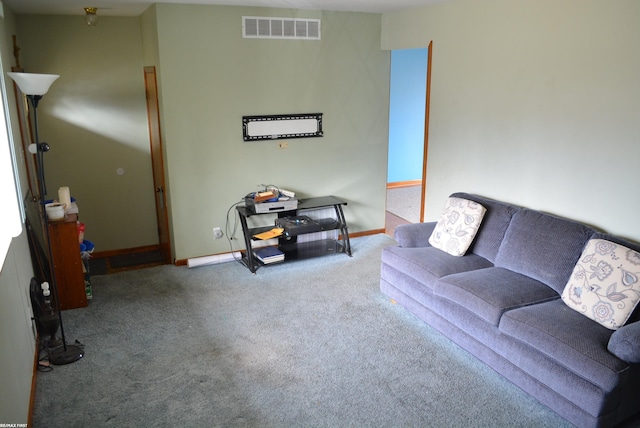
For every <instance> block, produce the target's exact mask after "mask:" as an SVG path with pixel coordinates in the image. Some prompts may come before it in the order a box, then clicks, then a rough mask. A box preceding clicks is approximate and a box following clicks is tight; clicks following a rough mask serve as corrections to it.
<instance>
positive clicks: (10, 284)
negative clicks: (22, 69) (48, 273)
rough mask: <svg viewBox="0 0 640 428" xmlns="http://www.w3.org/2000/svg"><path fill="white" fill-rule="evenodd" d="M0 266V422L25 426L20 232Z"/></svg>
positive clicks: (27, 264) (26, 264) (29, 331)
mask: <svg viewBox="0 0 640 428" xmlns="http://www.w3.org/2000/svg"><path fill="white" fill-rule="evenodd" d="M4 15H5V17H4V18H0V54H1V55H2V66H3V70H0V72H2V73H3V75H4V76H5V78H4V80H5V85H6V87H7V103H8V105H7V107H8V108H9V117H10V118H11V120H12V121H15V120H16V114H17V113H16V107H15V106H16V102H15V97H14V95H13V83H12V80H11V79H9V78H8V77H6V74H4V73H6V72H8V71H11V66H13V65H15V62H14V58H13V46H12V39H11V36H12V35H13V34H15V28H16V27H15V16H14V15H13V13H12V12H11V11H10V10H8V9H7V8H5V9H4ZM13 131H15V132H13V134H14V135H16V136H17V137H18V138H19V135H20V134H19V128H18V127H17V126H15V127H14V129H13ZM17 141H19V140H17ZM16 154H17V156H18V161H19V162H18V163H19V165H18V168H19V177H20V179H21V180H26V176H25V169H24V165H23V164H22V162H21V160H22V154H21V152H20V150H19V147H18V152H17V153H16ZM0 262H1V261H0ZM0 265H1V266H2V270H1V271H0V343H2V346H0V379H1V380H2V385H3V388H5V390H6V392H5V393H3V394H2V399H1V400H0V422H3V423H15V424H26V423H27V420H28V418H29V398H30V397H31V379H32V375H33V362H34V360H33V359H34V356H35V333H34V330H33V323H32V322H31V316H32V313H31V306H30V300H29V294H28V293H29V283H30V281H31V277H32V276H33V267H32V266H31V257H30V255H29V245H28V241H27V237H26V232H24V229H23V233H22V234H21V235H20V236H18V237H16V238H14V239H13V240H12V242H11V246H10V247H9V252H8V253H7V256H6V258H5V260H4V263H0Z"/></svg>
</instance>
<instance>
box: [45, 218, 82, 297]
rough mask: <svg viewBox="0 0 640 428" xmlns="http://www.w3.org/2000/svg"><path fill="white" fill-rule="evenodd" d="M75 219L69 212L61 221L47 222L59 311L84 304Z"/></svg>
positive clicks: (76, 219)
mask: <svg viewBox="0 0 640 428" xmlns="http://www.w3.org/2000/svg"><path fill="white" fill-rule="evenodd" d="M77 221H78V216H77V215H76V214H70V215H67V216H66V217H65V219H64V220H58V221H50V222H49V225H48V226H49V239H50V240H51V258H52V260H51V262H52V264H53V267H54V271H55V275H56V285H57V287H58V299H59V301H60V302H59V303H60V309H62V310H65V309H74V308H83V307H85V306H87V294H86V290H85V284H84V273H83V270H82V259H81V258H80V242H79V239H78V226H77Z"/></svg>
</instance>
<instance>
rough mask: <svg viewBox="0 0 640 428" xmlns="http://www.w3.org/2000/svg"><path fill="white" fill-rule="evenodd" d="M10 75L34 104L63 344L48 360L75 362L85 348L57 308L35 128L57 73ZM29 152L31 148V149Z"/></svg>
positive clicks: (43, 147)
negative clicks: (69, 333) (69, 337)
mask: <svg viewBox="0 0 640 428" xmlns="http://www.w3.org/2000/svg"><path fill="white" fill-rule="evenodd" d="M7 74H8V75H9V77H11V78H12V79H13V80H14V81H15V82H16V84H17V85H18V87H19V88H20V91H22V93H23V94H25V95H26V96H27V98H29V100H30V101H31V105H32V106H33V123H34V137H35V141H34V145H35V149H36V163H37V168H38V185H39V186H40V210H41V212H42V216H43V218H44V224H45V227H44V230H45V237H46V240H47V253H48V256H49V272H50V276H51V278H50V284H51V288H52V289H53V297H54V300H55V302H56V310H57V311H58V321H59V323H60V335H61V336H62V345H61V346H58V347H56V348H54V349H49V362H50V363H51V364H54V365H63V364H69V363H73V362H76V361H78V360H79V359H80V358H82V357H83V356H84V349H82V348H81V347H79V346H76V345H67V341H66V338H65V334H64V325H63V323H62V311H61V310H60V299H59V297H58V284H57V281H56V273H55V266H54V265H53V259H52V254H53V251H52V247H51V236H50V234H49V219H48V217H47V210H46V209H45V195H46V193H47V190H46V184H45V177H44V153H45V152H47V151H49V148H50V147H49V144H47V143H44V142H43V143H41V142H40V135H39V130H38V104H39V102H40V100H41V99H42V96H43V95H44V94H46V93H47V91H48V90H49V87H50V86H51V84H52V83H53V82H54V81H55V80H56V79H57V78H58V77H60V76H58V75H55V74H34V73H7ZM30 151H31V150H30Z"/></svg>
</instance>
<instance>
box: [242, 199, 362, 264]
mask: <svg viewBox="0 0 640 428" xmlns="http://www.w3.org/2000/svg"><path fill="white" fill-rule="evenodd" d="M343 205H347V202H346V201H344V200H343V199H340V198H337V197H335V196H321V197H316V198H306V199H301V200H299V201H298V207H297V208H296V209H295V210H289V211H280V212H276V213H273V212H269V213H256V212H254V211H253V210H252V209H250V208H249V207H246V206H241V205H239V206H236V210H237V211H238V215H239V216H240V223H241V225H242V233H243V235H244V243H245V248H246V250H245V251H244V252H243V253H242V263H243V264H244V265H245V266H246V267H247V268H248V269H249V270H250V271H251V272H252V273H255V272H256V270H257V269H258V268H259V267H260V266H263V264H262V263H260V261H259V260H258V259H257V258H256V257H255V256H254V250H253V243H254V242H255V241H256V239H255V238H254V237H255V235H258V234H260V233H263V232H267V231H269V230H271V229H273V228H274V227H275V225H271V226H260V227H249V224H248V219H249V218H250V217H252V216H259V215H264V214H277V217H278V218H279V219H285V218H287V217H293V216H299V215H301V214H300V211H306V210H315V209H323V208H330V207H333V208H334V210H335V218H328V219H318V220H313V221H311V222H309V223H308V224H306V225H305V227H304V228H301V230H300V232H301V233H299V234H296V232H295V228H294V230H292V231H289V233H287V234H285V235H281V236H279V237H278V249H279V250H280V251H282V252H283V253H284V260H283V261H284V262H286V261H288V260H296V259H304V258H310V257H318V256H323V255H327V254H336V253H345V254H347V255H348V256H351V244H350V243H349V231H348V229H347V221H346V220H345V217H344V212H343V210H342V206H343ZM330 230H338V231H339V236H338V238H337V239H318V240H314V241H307V242H298V236H299V235H302V234H308V233H316V232H323V231H330Z"/></svg>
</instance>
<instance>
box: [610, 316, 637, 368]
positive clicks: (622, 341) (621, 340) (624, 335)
mask: <svg viewBox="0 0 640 428" xmlns="http://www.w3.org/2000/svg"><path fill="white" fill-rule="evenodd" d="M607 349H608V350H609V352H611V353H612V354H613V355H615V356H616V357H618V358H620V359H621V360H623V361H626V362H627V363H640V321H636V322H633V323H631V324H627V325H625V326H622V327H620V328H619V329H618V330H616V331H614V332H613V334H612V335H611V338H610V339H609V345H608V346H607Z"/></svg>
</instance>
